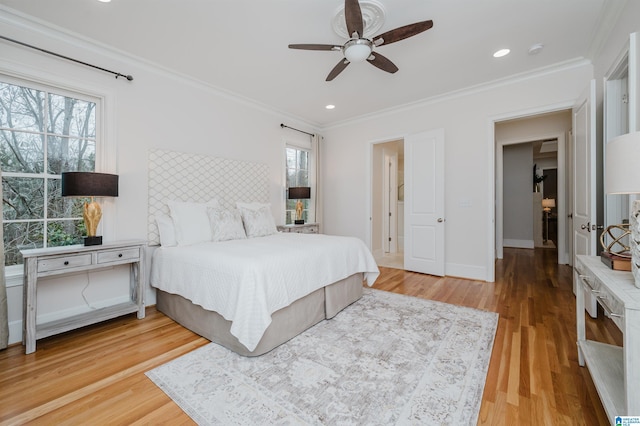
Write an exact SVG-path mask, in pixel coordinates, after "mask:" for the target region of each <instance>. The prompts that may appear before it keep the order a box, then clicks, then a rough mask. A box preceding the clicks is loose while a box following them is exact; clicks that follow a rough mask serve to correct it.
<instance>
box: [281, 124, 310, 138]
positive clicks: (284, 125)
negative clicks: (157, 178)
mask: <svg viewBox="0 0 640 426" xmlns="http://www.w3.org/2000/svg"><path fill="white" fill-rule="evenodd" d="M280 127H282V128H283V129H284V128H285V127H286V128H287V129H291V130H295V131H296V132H300V133H304V134H305V135H309V136H311V137H314V136H315V135H314V134H313V133H309V132H305V131H304V130H298V129H296V128H295V127H289V126H287V125H286V124H282V123H280Z"/></svg>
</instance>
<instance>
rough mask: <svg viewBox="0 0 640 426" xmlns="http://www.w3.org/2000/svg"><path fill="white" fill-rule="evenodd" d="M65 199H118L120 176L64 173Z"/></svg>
mask: <svg viewBox="0 0 640 426" xmlns="http://www.w3.org/2000/svg"><path fill="white" fill-rule="evenodd" d="M62 196H63V197H117V196H118V175H111V174H108V173H93V172H67V173H62Z"/></svg>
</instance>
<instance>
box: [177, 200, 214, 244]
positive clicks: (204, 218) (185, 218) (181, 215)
mask: <svg viewBox="0 0 640 426" xmlns="http://www.w3.org/2000/svg"><path fill="white" fill-rule="evenodd" d="M167 205H168V206H169V210H170V211H171V219H173V225H174V226H175V227H176V241H177V242H178V245H179V246H186V245H189V244H196V243H202V242H204V241H211V225H210V224H209V216H208V215H207V207H214V208H217V207H218V206H219V204H218V200H211V201H209V202H208V203H194V202H190V201H175V200H172V201H168V202H167Z"/></svg>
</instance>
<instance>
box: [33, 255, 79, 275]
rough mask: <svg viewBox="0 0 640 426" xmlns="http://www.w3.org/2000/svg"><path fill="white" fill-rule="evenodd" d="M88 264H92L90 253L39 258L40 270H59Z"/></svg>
mask: <svg viewBox="0 0 640 426" xmlns="http://www.w3.org/2000/svg"><path fill="white" fill-rule="evenodd" d="M87 265H91V254H90V253H86V254H74V255H69V256H60V257H49V258H46V259H39V260H38V272H48V271H58V270H62V269H71V268H77V267H79V266H87Z"/></svg>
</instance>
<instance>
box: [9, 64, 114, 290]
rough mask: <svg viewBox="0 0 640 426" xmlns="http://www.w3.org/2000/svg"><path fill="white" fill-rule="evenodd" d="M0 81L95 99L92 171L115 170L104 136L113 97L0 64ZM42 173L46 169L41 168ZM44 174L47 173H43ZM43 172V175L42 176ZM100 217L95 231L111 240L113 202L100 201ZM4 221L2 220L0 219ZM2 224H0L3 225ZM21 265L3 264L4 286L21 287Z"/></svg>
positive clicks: (111, 125)
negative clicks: (98, 228)
mask: <svg viewBox="0 0 640 426" xmlns="http://www.w3.org/2000/svg"><path fill="white" fill-rule="evenodd" d="M0 80H2V81H3V82H6V83H9V84H14V85H18V86H23V87H28V88H33V89H36V90H44V91H46V92H50V93H54V94H56V95H62V96H68V97H73V98H75V99H80V100H83V101H89V102H95V104H96V109H95V117H96V118H95V119H96V129H95V171H96V172H101V173H116V146H115V143H112V142H110V141H109V137H108V135H110V134H115V130H114V129H115V126H114V123H113V121H111V122H109V121H108V120H107V119H108V117H114V115H115V114H114V105H113V104H114V102H112V101H110V99H113V98H114V97H115V96H114V95H113V94H112V93H108V92H106V93H105V92H104V90H103V89H98V88H96V87H92V86H82V85H79V84H77V82H75V81H74V82H71V81H69V82H67V81H62V80H58V79H55V80H54V79H51V78H47V77H46V76H43V75H38V74H34V73H33V72H31V70H28V71H25V70H16V69H7V68H3V67H0ZM45 172H46V171H45ZM45 174H47V175H48V173H45ZM45 174H43V177H44V175H45ZM101 206H102V220H101V222H100V230H99V232H100V233H101V234H102V235H103V236H104V237H105V239H114V237H115V235H116V232H115V216H116V209H115V202H114V201H113V200H111V199H108V198H105V199H103V200H101ZM3 223H4V222H3ZM3 226H4V224H3ZM23 272H24V265H23V264H18V265H11V266H6V267H5V277H6V279H7V287H14V286H21V285H22V281H23Z"/></svg>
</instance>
